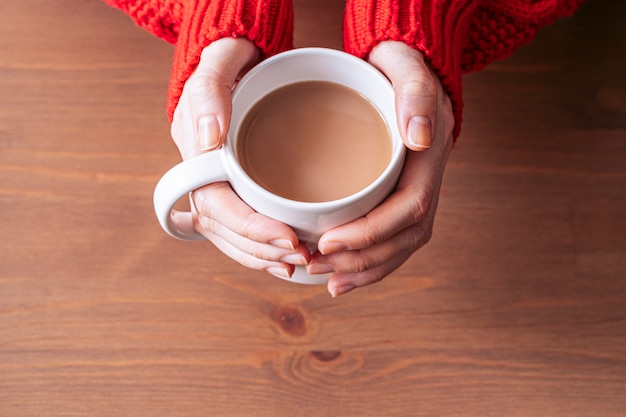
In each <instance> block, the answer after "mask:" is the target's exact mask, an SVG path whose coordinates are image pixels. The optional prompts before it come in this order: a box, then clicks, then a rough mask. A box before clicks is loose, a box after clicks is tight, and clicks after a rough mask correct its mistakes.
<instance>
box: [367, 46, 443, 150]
mask: <svg viewBox="0 0 626 417" xmlns="http://www.w3.org/2000/svg"><path fill="white" fill-rule="evenodd" d="M369 60H370V63H371V64H372V65H374V66H375V67H377V68H378V69H379V70H381V71H382V72H383V73H384V74H385V75H386V76H387V78H389V80H390V81H391V84H392V85H393V89H394V91H395V96H396V99H395V101H396V117H397V122H398V128H399V130H400V135H401V136H402V139H403V141H404V144H405V145H406V146H407V147H408V148H409V149H411V150H414V151H422V150H425V149H428V148H430V146H431V145H432V140H433V137H434V131H435V125H436V123H437V120H436V118H437V91H438V90H437V80H436V79H435V77H434V75H433V74H432V72H431V71H430V69H429V68H428V65H427V64H426V62H424V56H423V55H422V53H421V52H419V51H418V50H416V49H413V48H411V47H409V46H408V45H406V44H405V43H403V42H395V41H384V42H381V43H379V44H378V45H376V46H375V47H374V49H372V52H371V53H370V57H369Z"/></svg>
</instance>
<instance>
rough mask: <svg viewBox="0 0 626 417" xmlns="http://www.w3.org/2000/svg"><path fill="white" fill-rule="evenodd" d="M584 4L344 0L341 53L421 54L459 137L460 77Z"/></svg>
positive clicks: (570, 0)
mask: <svg viewBox="0 0 626 417" xmlns="http://www.w3.org/2000/svg"><path fill="white" fill-rule="evenodd" d="M582 2H583V0H348V1H347V3H346V15H345V18H344V46H345V49H346V51H348V52H350V53H352V54H354V55H356V56H358V57H361V58H367V56H368V54H369V53H370V51H371V50H372V48H373V47H374V46H375V45H376V44H378V43H379V42H381V41H384V40H394V41H402V42H405V43H406V44H408V45H410V46H412V47H413V48H415V49H418V50H420V51H421V52H422V53H423V54H424V56H425V58H426V59H427V61H428V62H429V64H430V66H431V67H432V68H433V70H434V71H435V72H436V73H437V75H438V76H439V78H440V80H441V83H442V85H443V87H444V89H445V90H446V91H447V92H448V94H449V95H450V98H451V100H452V105H453V111H454V118H455V127H454V137H455V138H456V137H458V135H459V133H460V131H461V119H462V113H463V97H462V82H461V81H462V80H461V79H462V75H463V74H464V73H467V72H471V71H477V70H480V69H482V68H483V67H484V66H486V65H487V64H489V63H490V62H492V61H494V60H497V59H503V58H506V57H508V56H509V55H511V54H512V53H513V51H515V49H517V48H519V47H520V46H521V45H522V44H524V43H527V42H529V41H530V40H532V38H533V37H534V36H535V34H536V33H537V31H538V30H539V29H540V28H541V27H543V26H545V25H547V24H549V23H551V22H552V21H554V20H555V19H557V18H559V17H562V16H567V15H570V14H572V13H573V12H574V10H575V9H576V7H578V6H579V5H580V4H581V3H582Z"/></svg>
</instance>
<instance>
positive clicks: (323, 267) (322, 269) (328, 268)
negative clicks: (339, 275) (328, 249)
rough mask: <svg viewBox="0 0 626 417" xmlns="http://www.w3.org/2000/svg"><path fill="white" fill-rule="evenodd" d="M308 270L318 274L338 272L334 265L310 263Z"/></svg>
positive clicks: (312, 273)
mask: <svg viewBox="0 0 626 417" xmlns="http://www.w3.org/2000/svg"><path fill="white" fill-rule="evenodd" d="M306 272H308V273H309V274H311V275H317V274H330V273H333V272H336V270H335V268H334V267H333V266H332V265H327V264H310V265H307V267H306Z"/></svg>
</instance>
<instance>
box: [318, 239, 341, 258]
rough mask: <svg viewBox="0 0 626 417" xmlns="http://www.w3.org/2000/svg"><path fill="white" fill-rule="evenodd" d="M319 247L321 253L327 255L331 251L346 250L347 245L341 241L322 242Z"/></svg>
mask: <svg viewBox="0 0 626 417" xmlns="http://www.w3.org/2000/svg"><path fill="white" fill-rule="evenodd" d="M319 249H320V252H321V253H322V255H329V254H331V253H335V252H341V251H344V250H347V249H348V246H347V245H346V244H345V243H341V242H323V243H322V244H321V245H320V248H319Z"/></svg>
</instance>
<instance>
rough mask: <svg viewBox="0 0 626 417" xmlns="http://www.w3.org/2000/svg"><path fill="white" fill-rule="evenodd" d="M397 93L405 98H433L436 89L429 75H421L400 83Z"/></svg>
mask: <svg viewBox="0 0 626 417" xmlns="http://www.w3.org/2000/svg"><path fill="white" fill-rule="evenodd" d="M398 93H399V95H400V96H401V97H405V98H415V97H435V96H436V95H437V89H436V86H435V83H434V82H433V79H432V77H431V76H430V75H427V74H421V75H419V76H416V77H415V78H413V79H410V80H407V81H405V82H404V83H402V85H401V86H400V88H399V91H398Z"/></svg>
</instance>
